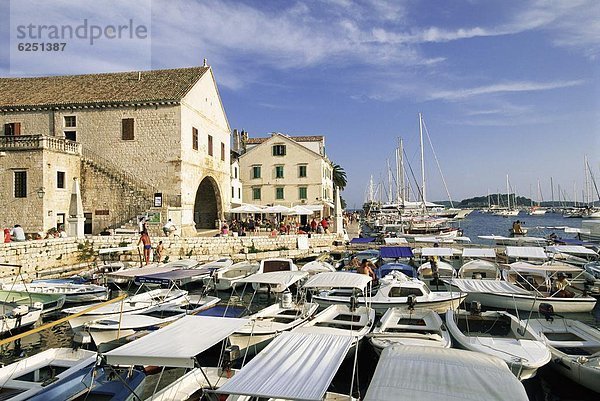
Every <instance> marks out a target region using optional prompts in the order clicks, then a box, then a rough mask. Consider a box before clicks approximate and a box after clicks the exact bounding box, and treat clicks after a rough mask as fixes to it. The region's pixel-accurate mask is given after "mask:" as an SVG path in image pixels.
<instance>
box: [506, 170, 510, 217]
mask: <svg viewBox="0 0 600 401" xmlns="http://www.w3.org/2000/svg"><path fill="white" fill-rule="evenodd" d="M506 202H507V205H508V210H510V184H509V183H508V174H506Z"/></svg>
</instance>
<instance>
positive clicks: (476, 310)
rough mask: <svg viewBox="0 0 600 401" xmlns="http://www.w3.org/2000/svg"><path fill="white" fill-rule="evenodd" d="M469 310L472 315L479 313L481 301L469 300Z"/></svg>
mask: <svg viewBox="0 0 600 401" xmlns="http://www.w3.org/2000/svg"><path fill="white" fill-rule="evenodd" d="M470 311H471V314H472V315H481V302H477V301H473V302H471V307H470Z"/></svg>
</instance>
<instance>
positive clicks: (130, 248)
mask: <svg viewBox="0 0 600 401" xmlns="http://www.w3.org/2000/svg"><path fill="white" fill-rule="evenodd" d="M136 249H138V248H137V247H136V246H120V247H116V248H100V249H98V255H106V254H108V253H115V252H129V251H135V250H136Z"/></svg>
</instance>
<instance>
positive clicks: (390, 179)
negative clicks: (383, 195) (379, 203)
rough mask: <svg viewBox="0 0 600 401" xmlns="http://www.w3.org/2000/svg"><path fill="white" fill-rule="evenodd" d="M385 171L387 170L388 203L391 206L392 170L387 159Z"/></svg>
mask: <svg viewBox="0 0 600 401" xmlns="http://www.w3.org/2000/svg"><path fill="white" fill-rule="evenodd" d="M387 170H388V194H387V195H388V203H389V204H391V203H392V202H393V195H392V191H393V187H392V169H391V167H390V159H387Z"/></svg>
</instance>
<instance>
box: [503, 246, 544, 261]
mask: <svg viewBox="0 0 600 401" xmlns="http://www.w3.org/2000/svg"><path fill="white" fill-rule="evenodd" d="M506 256H508V257H509V258H529V259H547V258H548V256H547V255H546V252H544V248H542V247H541V246H507V247H506Z"/></svg>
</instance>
